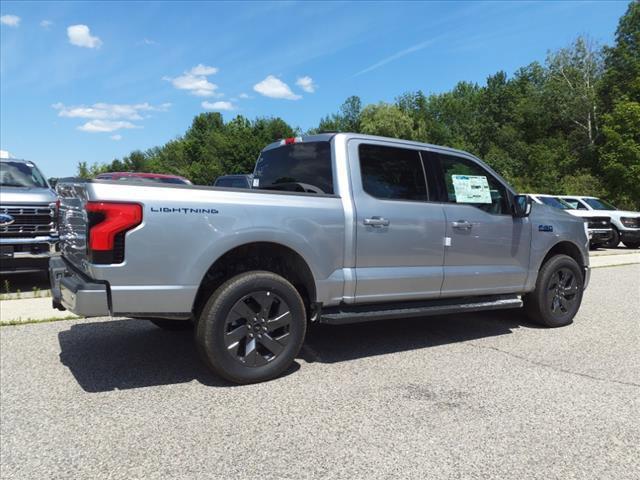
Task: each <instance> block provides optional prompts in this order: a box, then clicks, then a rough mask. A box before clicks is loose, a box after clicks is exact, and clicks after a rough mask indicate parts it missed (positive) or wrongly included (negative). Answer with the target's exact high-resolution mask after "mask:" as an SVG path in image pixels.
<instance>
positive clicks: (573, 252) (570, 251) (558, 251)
mask: <svg viewBox="0 0 640 480" xmlns="http://www.w3.org/2000/svg"><path fill="white" fill-rule="evenodd" d="M556 255H567V256H569V257H571V258H573V259H574V260H575V261H576V263H577V264H578V265H579V266H580V270H582V272H583V275H584V274H585V269H586V267H587V262H586V261H585V258H584V256H583V254H582V250H581V249H580V247H578V245H576V244H575V243H573V242H571V241H569V240H563V241H561V242H558V243H556V244H555V245H553V246H552V247H551V248H550V249H549V250H548V251H547V253H546V255H545V256H544V257H543V259H542V262H540V265H538V272H539V271H540V269H541V268H542V266H543V265H544V264H545V263H547V262H548V261H549V259H551V258H552V257H554V256H556Z"/></svg>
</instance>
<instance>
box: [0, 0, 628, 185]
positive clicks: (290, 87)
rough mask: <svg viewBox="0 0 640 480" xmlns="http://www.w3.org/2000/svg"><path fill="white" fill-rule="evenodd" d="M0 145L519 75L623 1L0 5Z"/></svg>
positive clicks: (290, 110)
mask: <svg viewBox="0 0 640 480" xmlns="http://www.w3.org/2000/svg"><path fill="white" fill-rule="evenodd" d="M0 5H1V7H0V9H1V12H0V14H1V18H0V20H1V22H0V28H1V46H0V48H1V50H0V148H1V149H2V150H7V151H9V152H10V153H11V154H12V155H13V156H16V157H21V158H28V159H30V160H33V161H35V162H37V163H38V164H39V165H40V167H41V169H42V170H43V171H44V173H45V175H47V176H64V175H72V174H74V173H75V170H76V165H77V163H78V162H79V161H87V162H89V163H93V162H96V161H97V162H106V161H110V160H112V159H114V158H119V157H122V156H123V155H126V154H128V153H129V152H131V151H132V150H134V149H146V148H149V147H152V146H156V145H161V144H163V143H165V142H167V141H168V140H170V139H172V138H175V137H176V136H179V135H181V134H183V133H184V131H185V130H186V129H187V127H188V126H189V124H190V122H191V120H192V118H193V116H194V115H196V114H198V113H200V112H203V111H210V110H222V111H223V115H224V116H225V119H229V118H232V117H233V116H235V115H236V114H242V115H244V116H246V117H249V118H255V117H257V116H280V117H282V118H284V119H285V120H286V121H287V122H289V123H290V124H292V125H293V126H298V127H301V128H302V129H303V130H304V129H308V128H310V127H313V126H316V125H317V123H318V120H319V119H320V118H321V117H322V116H324V115H326V114H329V113H333V112H335V111H336V110H337V108H338V107H339V105H340V104H341V103H342V102H343V101H344V99H345V98H346V97H348V96H350V95H359V96H360V97H361V98H362V100H363V101H364V103H371V102H378V101H393V99H394V98H395V97H396V96H398V95H400V94H401V93H403V92H406V91H410V90H418V89H421V90H423V91H424V92H426V93H437V92H442V91H446V90H449V89H451V88H452V87H453V86H454V85H455V84H456V82H458V81H460V80H467V81H474V82H479V83H483V82H484V81H485V79H486V77H487V76H488V75H490V74H493V73H495V72H496V71H498V70H505V71H506V72H507V73H508V74H512V73H513V72H514V71H515V70H516V69H518V68H519V67H521V66H524V65H527V64H528V63H530V62H532V61H535V60H538V61H544V58H545V56H546V54H547V51H549V50H555V49H558V48H561V47H564V46H566V45H568V44H569V43H570V42H571V41H572V40H573V39H574V38H575V37H576V36H577V35H580V34H587V35H589V36H590V37H591V38H593V39H594V40H596V41H598V42H600V43H605V44H611V43H612V42H613V39H614V33H615V29H616V26H617V22H618V19H619V18H620V16H621V15H622V14H624V12H625V11H626V8H627V2H489V3H482V2H443V3H437V2H426V3H419V2H406V3H398V2H394V3H391V2H389V3H387V2H370V3H369V2H354V3H342V2H324V3H313V2H304V3H302V2H299V3H298V2H286V3H265V2H260V3H250V2H238V3H231V2H228V3H205V2H175V3H173V2H158V3H150V2H149V3H147V2H110V3H109V2H104V3H100V2H87V3H82V2H54V1H51V2H38V3H29V2H10V1H3V2H2V3H1V4H0Z"/></svg>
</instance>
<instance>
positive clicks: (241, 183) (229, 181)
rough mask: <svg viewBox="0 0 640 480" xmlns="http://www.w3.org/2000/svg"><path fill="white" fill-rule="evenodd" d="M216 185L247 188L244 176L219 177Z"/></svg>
mask: <svg viewBox="0 0 640 480" xmlns="http://www.w3.org/2000/svg"><path fill="white" fill-rule="evenodd" d="M216 187H228V188H249V184H248V183H247V181H246V180H245V179H244V178H221V179H219V180H216Z"/></svg>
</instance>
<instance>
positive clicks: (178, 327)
mask: <svg viewBox="0 0 640 480" xmlns="http://www.w3.org/2000/svg"><path fill="white" fill-rule="evenodd" d="M146 320H149V321H150V322H151V323H153V324H154V325H155V326H156V327H158V328H161V329H163V330H169V331H173V332H181V331H182V332H183V331H185V330H193V322H192V321H191V320H169V319H167V318H147V319H146Z"/></svg>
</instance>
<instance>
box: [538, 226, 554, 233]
mask: <svg viewBox="0 0 640 480" xmlns="http://www.w3.org/2000/svg"><path fill="white" fill-rule="evenodd" d="M538 231H539V232H553V225H538Z"/></svg>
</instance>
